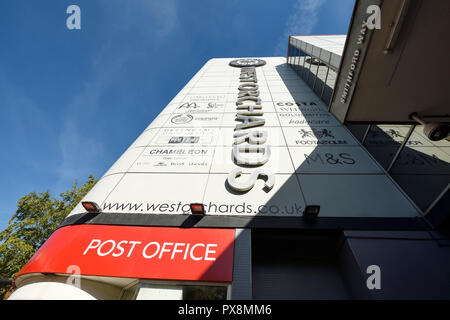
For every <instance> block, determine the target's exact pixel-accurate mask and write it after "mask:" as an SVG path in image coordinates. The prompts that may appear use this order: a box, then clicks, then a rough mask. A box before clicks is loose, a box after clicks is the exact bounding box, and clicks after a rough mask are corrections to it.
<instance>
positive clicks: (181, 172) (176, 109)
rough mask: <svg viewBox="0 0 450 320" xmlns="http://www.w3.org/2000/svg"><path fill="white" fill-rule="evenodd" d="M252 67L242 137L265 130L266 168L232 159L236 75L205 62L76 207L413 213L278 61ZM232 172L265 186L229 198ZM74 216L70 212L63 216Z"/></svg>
mask: <svg viewBox="0 0 450 320" xmlns="http://www.w3.org/2000/svg"><path fill="white" fill-rule="evenodd" d="M322 40H326V39H322ZM328 40H330V39H328ZM331 40H333V41H338V42H339V41H341V42H342V39H337V38H336V39H331ZM260 59H263V60H265V61H266V65H264V66H260V67H256V68H255V69H256V75H257V81H258V82H257V84H258V86H259V88H258V90H259V98H260V99H261V101H262V110H261V111H262V112H263V114H262V115H261V116H255V117H256V118H258V119H256V120H257V121H259V120H260V119H264V124H261V126H258V127H254V128H251V129H246V130H245V131H254V130H264V131H266V133H267V141H266V142H265V144H266V145H268V146H270V156H269V160H268V161H267V162H266V163H264V164H263V165H261V166H249V165H247V166H242V165H238V164H236V163H235V161H234V160H233V154H232V152H233V151H232V150H233V145H234V142H235V139H236V138H235V137H234V134H235V133H236V130H235V127H236V125H239V124H242V123H243V122H242V120H238V119H236V113H237V109H236V100H237V99H238V92H239V90H238V86H239V85H240V84H242V83H241V82H240V80H239V77H240V73H241V68H237V67H232V66H229V62H230V61H231V60H234V59H231V58H230V59H211V60H210V61H208V62H207V63H206V64H205V65H204V66H203V68H202V69H201V70H200V71H199V72H198V73H197V74H196V75H195V76H194V77H193V78H192V79H191V80H190V81H189V83H188V84H187V85H186V86H185V88H183V89H182V90H181V91H180V93H178V94H177V96H176V97H175V98H174V99H173V100H172V101H170V103H169V104H168V105H167V107H166V108H164V109H163V110H162V112H161V114H160V115H159V116H158V117H156V119H154V121H152V123H151V124H150V125H149V126H148V127H147V128H146V129H145V131H144V132H143V133H142V134H141V135H140V136H139V137H138V138H137V139H136V141H135V142H134V143H133V144H132V145H131V146H130V147H129V148H128V150H127V151H126V152H125V153H124V154H123V155H122V156H121V157H120V158H119V159H118V160H117V162H116V163H115V164H114V165H113V166H112V167H111V168H110V169H109V170H108V172H107V173H106V174H105V175H104V176H103V178H102V179H101V180H100V181H99V183H98V184H97V185H96V186H95V187H94V188H93V189H92V191H91V192H89V194H88V195H87V196H86V197H85V200H90V201H95V202H97V203H98V204H99V205H100V206H101V208H102V210H103V212H114V213H121V212H123V213H147V214H186V213H189V204H190V203H194V202H201V203H203V204H204V205H205V208H206V211H207V214H211V215H240V216H254V215H263V216H300V215H302V213H303V211H304V209H305V206H306V204H308V205H320V206H321V211H320V215H321V216H333V217H346V216H359V217H374V216H377V217H414V216H417V215H418V211H417V210H416V209H415V207H414V205H412V204H411V202H410V201H409V200H408V199H407V198H406V197H405V196H404V195H403V193H402V192H401V191H400V190H399V189H398V188H397V186H396V185H395V184H394V183H393V182H392V181H391V180H390V179H389V178H388V177H387V176H386V175H385V174H384V171H383V170H382V169H381V168H380V166H379V165H378V164H377V163H376V162H375V161H373V159H372V158H371V156H370V155H369V154H368V153H367V152H366V151H365V150H364V149H363V148H361V146H360V145H359V143H358V142H357V140H356V139H355V138H354V137H353V136H352V135H351V134H350V133H349V131H348V130H347V129H346V128H345V127H343V126H341V125H340V124H339V122H338V121H336V119H335V118H334V116H333V115H332V114H330V113H329V112H328V111H327V108H326V106H325V105H324V104H323V103H322V102H321V101H320V99H319V98H318V97H317V96H316V95H315V94H314V92H313V91H312V90H311V89H310V88H309V87H308V86H307V85H306V84H305V83H304V82H303V80H302V79H301V78H299V77H298V76H297V74H296V73H295V72H294V71H293V70H291V68H290V67H289V66H288V65H287V64H286V63H285V58H281V57H279V58H278V57H277V58H273V57H271V58H260ZM256 111H258V110H256ZM242 145H247V142H245V143H244V144H242ZM245 156H246V157H248V158H250V159H257V158H258V157H261V156H262V154H261V153H246V154H245ZM236 168H241V169H242V176H240V177H238V178H237V180H238V181H246V179H248V178H249V177H250V176H251V174H252V173H253V172H254V171H255V170H257V169H261V168H262V169H268V170H270V171H271V172H272V173H273V176H274V178H275V184H274V186H273V188H272V189H271V190H268V189H267V188H264V183H265V181H264V180H261V179H258V180H256V183H255V185H254V187H253V188H252V189H251V190H249V191H247V192H244V193H242V192H241V193H240V192H236V191H233V190H232V188H230V186H229V185H228V184H227V176H228V174H229V173H230V172H231V171H233V170H234V169H236ZM82 212H84V210H83V208H82V207H81V205H78V206H77V207H76V208H75V209H74V211H72V213H71V214H75V213H82Z"/></svg>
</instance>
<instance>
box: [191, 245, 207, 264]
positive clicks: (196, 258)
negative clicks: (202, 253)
mask: <svg viewBox="0 0 450 320" xmlns="http://www.w3.org/2000/svg"><path fill="white" fill-rule="evenodd" d="M198 246H202V247H204V246H205V245H204V244H203V243H197V244H196V245H194V246H192V249H191V258H192V260H197V261H198V260H202V257H200V258H198V257H195V256H194V249H195V248H196V247H198Z"/></svg>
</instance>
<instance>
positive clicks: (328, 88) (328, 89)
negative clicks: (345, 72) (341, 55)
mask: <svg viewBox="0 0 450 320" xmlns="http://www.w3.org/2000/svg"><path fill="white" fill-rule="evenodd" d="M335 83H336V71H334V70H333V69H332V68H328V75H327V76H326V82H325V87H324V90H323V94H322V100H323V102H325V104H327V105H328V104H330V100H331V97H332V95H333V90H334V84H335Z"/></svg>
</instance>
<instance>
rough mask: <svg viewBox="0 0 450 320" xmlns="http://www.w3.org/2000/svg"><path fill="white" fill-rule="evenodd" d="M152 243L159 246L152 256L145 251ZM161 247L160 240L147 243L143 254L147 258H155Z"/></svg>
mask: <svg viewBox="0 0 450 320" xmlns="http://www.w3.org/2000/svg"><path fill="white" fill-rule="evenodd" d="M152 244H155V245H156V247H157V249H156V250H155V253H153V254H152V255H151V256H148V255H147V254H146V253H145V251H147V248H148V247H150V246H151V245H152ZM159 248H160V245H159V243H158V242H155V241H153V242H150V243H149V244H147V245H146V246H145V247H144V250H142V255H143V256H144V258H146V259H151V258H153V257H154V256H156V254H157V253H158V251H159Z"/></svg>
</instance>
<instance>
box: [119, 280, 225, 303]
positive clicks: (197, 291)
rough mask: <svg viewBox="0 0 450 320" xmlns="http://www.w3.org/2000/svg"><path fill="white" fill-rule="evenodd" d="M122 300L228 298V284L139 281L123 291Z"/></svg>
mask: <svg viewBox="0 0 450 320" xmlns="http://www.w3.org/2000/svg"><path fill="white" fill-rule="evenodd" d="M121 299H122V300H226V299H227V287H226V286H217V285H216V286H210V285H203V284H202V285H200V284H194V285H185V284H177V283H174V284H159V283H148V282H139V283H137V284H135V285H133V286H131V287H129V288H127V289H126V290H124V291H123V293H122V297H121Z"/></svg>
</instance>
